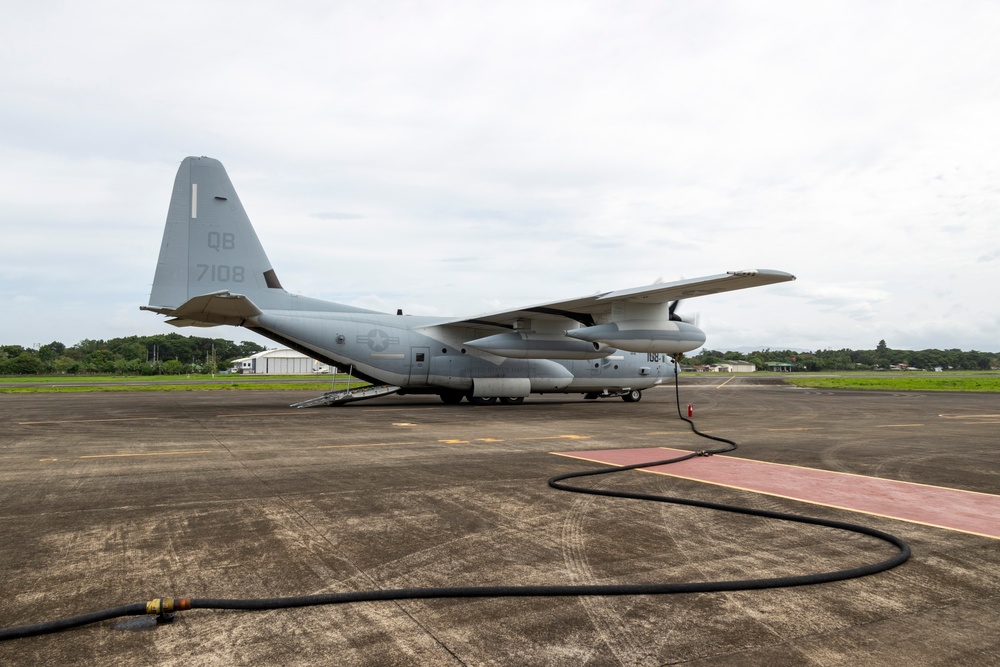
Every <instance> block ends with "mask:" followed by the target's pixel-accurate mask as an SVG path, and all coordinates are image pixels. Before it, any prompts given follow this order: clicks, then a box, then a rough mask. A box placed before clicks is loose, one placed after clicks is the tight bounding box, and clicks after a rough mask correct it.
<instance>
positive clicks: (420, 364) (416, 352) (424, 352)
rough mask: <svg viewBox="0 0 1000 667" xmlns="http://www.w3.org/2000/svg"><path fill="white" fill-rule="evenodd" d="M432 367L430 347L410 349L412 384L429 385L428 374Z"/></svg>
mask: <svg viewBox="0 0 1000 667" xmlns="http://www.w3.org/2000/svg"><path fill="white" fill-rule="evenodd" d="M430 365H431V350H430V348H428V347H411V348H410V384H418V385H419V384H427V372H428V370H430Z"/></svg>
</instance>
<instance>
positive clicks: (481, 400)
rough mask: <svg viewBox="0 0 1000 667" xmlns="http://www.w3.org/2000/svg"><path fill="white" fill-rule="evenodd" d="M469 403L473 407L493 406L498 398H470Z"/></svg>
mask: <svg viewBox="0 0 1000 667" xmlns="http://www.w3.org/2000/svg"><path fill="white" fill-rule="evenodd" d="M467 398H468V399H469V403H472V404H473V405H493V404H494V403H496V402H497V397H496V396H468V397H467Z"/></svg>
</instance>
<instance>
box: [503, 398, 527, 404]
mask: <svg viewBox="0 0 1000 667" xmlns="http://www.w3.org/2000/svg"><path fill="white" fill-rule="evenodd" d="M500 402H501V403H503V404H504V405H520V404H521V403H524V396H501V397H500Z"/></svg>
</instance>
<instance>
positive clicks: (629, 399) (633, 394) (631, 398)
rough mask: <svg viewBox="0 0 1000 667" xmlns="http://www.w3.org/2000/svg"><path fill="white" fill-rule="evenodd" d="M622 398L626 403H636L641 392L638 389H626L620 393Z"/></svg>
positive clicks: (640, 398) (639, 399)
mask: <svg viewBox="0 0 1000 667" xmlns="http://www.w3.org/2000/svg"><path fill="white" fill-rule="evenodd" d="M622 400H623V401H625V402H626V403H638V402H639V401H641V400H642V392H641V391H639V390H638V389H632V390H631V391H626V392H625V393H624V394H622Z"/></svg>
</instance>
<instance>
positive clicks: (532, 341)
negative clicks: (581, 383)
mask: <svg viewBox="0 0 1000 667" xmlns="http://www.w3.org/2000/svg"><path fill="white" fill-rule="evenodd" d="M465 344H466V345H468V346H469V347H474V348H476V349H477V350H482V351H483V352H489V353H490V354H495V355H497V356H498V357H508V358H511V359H603V358H604V357H607V356H610V355H612V354H614V353H615V352H616V351H617V350H615V349H614V348H611V347H608V346H607V345H605V344H603V343H602V342H600V341H585V340H572V339H568V338H566V337H565V336H563V335H562V334H561V333H557V334H548V333H535V332H511V333H501V334H496V335H493V336H487V337H485V338H477V339H476V340H470V341H468V342H467V343H465Z"/></svg>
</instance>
